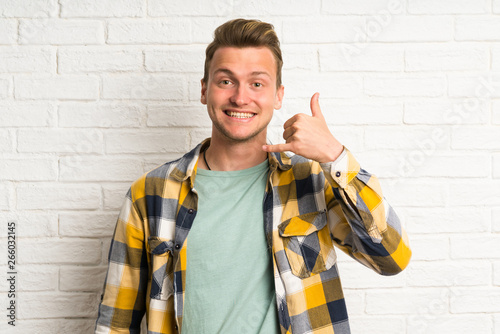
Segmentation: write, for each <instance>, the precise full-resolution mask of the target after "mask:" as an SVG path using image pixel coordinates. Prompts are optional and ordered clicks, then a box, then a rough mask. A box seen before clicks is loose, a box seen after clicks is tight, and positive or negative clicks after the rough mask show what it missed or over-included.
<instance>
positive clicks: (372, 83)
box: [364, 74, 446, 97]
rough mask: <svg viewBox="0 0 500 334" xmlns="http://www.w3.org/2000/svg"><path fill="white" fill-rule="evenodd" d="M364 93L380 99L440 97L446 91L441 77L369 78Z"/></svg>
mask: <svg viewBox="0 0 500 334" xmlns="http://www.w3.org/2000/svg"><path fill="white" fill-rule="evenodd" d="M364 91H365V94H366V95H368V96H379V97H405V96H419V97H438V96H443V95H444V93H445V91H446V85H445V80H444V78H443V77H439V76H410V75H405V76H401V75H399V74H398V75H391V76H369V77H365V78H364Z"/></svg>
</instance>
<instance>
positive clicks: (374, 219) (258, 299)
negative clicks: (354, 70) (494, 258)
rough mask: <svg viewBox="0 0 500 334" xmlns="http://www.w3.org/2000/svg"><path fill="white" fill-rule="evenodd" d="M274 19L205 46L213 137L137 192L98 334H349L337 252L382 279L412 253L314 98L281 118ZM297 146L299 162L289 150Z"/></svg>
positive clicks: (116, 247) (130, 197)
mask: <svg viewBox="0 0 500 334" xmlns="http://www.w3.org/2000/svg"><path fill="white" fill-rule="evenodd" d="M281 67H282V57H281V50H280V48H279V41H278V38H277V36H276V34H275V32H274V30H273V27H272V26H271V25H270V24H267V23H263V22H260V21H254V20H242V19H238V20H233V21H229V22H226V23H225V24H223V25H222V26H220V27H219V28H217V29H216V31H215V38H214V41H213V42H212V43H211V44H210V45H209V46H208V47H207V51H206V60H205V73H204V77H203V79H202V81H201V86H202V88H201V102H202V103H203V104H205V105H206V106H207V111H208V114H209V116H210V118H211V120H212V137H211V139H207V140H205V141H204V142H203V143H201V144H200V145H198V146H197V147H196V148H195V149H194V150H192V151H191V152H189V153H187V154H186V155H185V156H183V157H182V158H180V159H179V160H176V161H173V162H169V163H166V164H164V165H162V166H160V167H158V168H156V169H154V170H152V171H151V172H149V173H146V174H145V175H144V176H142V177H141V178H140V179H138V180H137V181H136V182H134V183H133V185H132V186H131V188H130V190H129V192H128V194H127V197H126V200H125V203H124V205H123V208H122V211H121V213H120V215H119V219H118V222H117V226H116V230H115V233H114V236H113V242H112V244H111V249H110V255H109V269H108V274H107V277H106V284H105V291H104V294H103V299H102V303H101V305H100V308H99V317H98V320H97V326H96V332H97V333H129V332H130V333H139V326H140V322H141V319H142V317H143V315H144V312H146V319H147V323H148V333H175V332H177V331H178V332H180V331H181V330H182V333H266V334H267V333H293V334H299V333H334V332H335V333H349V332H350V330H349V324H348V318H347V310H346V307H345V303H344V298H343V293H342V287H341V284H340V280H339V275H338V270H337V265H336V253H335V249H334V245H335V246H337V247H338V248H340V249H341V250H343V251H344V252H346V253H347V254H349V255H350V256H352V257H353V258H354V259H356V260H357V261H359V262H361V263H362V264H364V265H365V266H367V267H370V268H372V269H373V270H375V271H376V272H378V273H380V274H383V275H392V274H396V273H398V272H400V271H401V270H403V269H404V268H405V267H406V265H407V264H408V262H409V259H410V256H411V251H410V249H409V246H408V240H407V237H406V234H405V232H404V230H403V229H402V227H401V226H400V223H399V220H398V218H397V216H396V214H395V213H394V211H393V210H392V208H391V207H390V206H389V204H388V203H387V202H386V201H385V200H384V198H383V196H382V193H381V189H380V186H379V183H378V180H377V179H376V177H375V176H373V175H370V174H369V173H368V172H366V171H365V170H363V169H361V168H360V166H359V164H358V163H357V162H356V160H355V159H354V157H353V156H352V154H351V153H350V152H349V151H348V150H347V149H346V148H344V147H343V146H342V145H341V144H340V143H339V142H338V141H337V140H336V139H335V137H334V136H333V135H332V134H331V133H330V131H329V129H328V127H327V125H326V122H325V119H324V117H323V114H322V111H321V109H320V106H319V102H318V95H319V94H318V93H316V94H314V95H313V97H312V98H311V106H310V108H311V111H310V115H307V114H298V115H295V116H293V117H292V118H291V119H289V120H288V121H287V122H286V123H285V124H284V133H283V137H284V139H285V140H286V143H285V144H278V145H267V144H266V130H267V125H268V124H269V122H270V120H271V118H272V115H273V112H274V110H275V109H280V108H281V104H282V100H283V94H284V88H283V85H282V84H281ZM284 151H290V152H293V153H295V155H293V156H291V155H287V154H285V153H284Z"/></svg>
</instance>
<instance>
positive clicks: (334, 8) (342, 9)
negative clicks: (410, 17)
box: [321, 0, 406, 20]
mask: <svg viewBox="0 0 500 334" xmlns="http://www.w3.org/2000/svg"><path fill="white" fill-rule="evenodd" d="M405 8H406V4H405V1H403V0H391V1H387V0H372V1H370V2H366V1H363V0H337V1H324V2H323V3H322V4H321V12H322V13H326V14H353V15H377V16H380V18H379V20H382V18H383V17H385V16H387V15H397V14H402V13H403V12H404V11H405Z"/></svg>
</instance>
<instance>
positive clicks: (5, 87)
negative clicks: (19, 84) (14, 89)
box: [0, 78, 11, 99]
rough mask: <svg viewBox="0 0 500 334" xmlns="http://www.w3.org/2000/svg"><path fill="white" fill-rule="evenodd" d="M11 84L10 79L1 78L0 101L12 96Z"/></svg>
mask: <svg viewBox="0 0 500 334" xmlns="http://www.w3.org/2000/svg"><path fill="white" fill-rule="evenodd" d="M10 87H11V84H10V80H9V79H2V78H0V99H5V98H6V97H8V96H9V95H11V92H10V91H11V88H10Z"/></svg>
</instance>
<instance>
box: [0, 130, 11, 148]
mask: <svg viewBox="0 0 500 334" xmlns="http://www.w3.org/2000/svg"><path fill="white" fill-rule="evenodd" d="M0 138H2V140H0V152H12V150H13V148H14V142H13V140H12V138H13V136H12V134H11V131H8V130H1V129H0Z"/></svg>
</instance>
